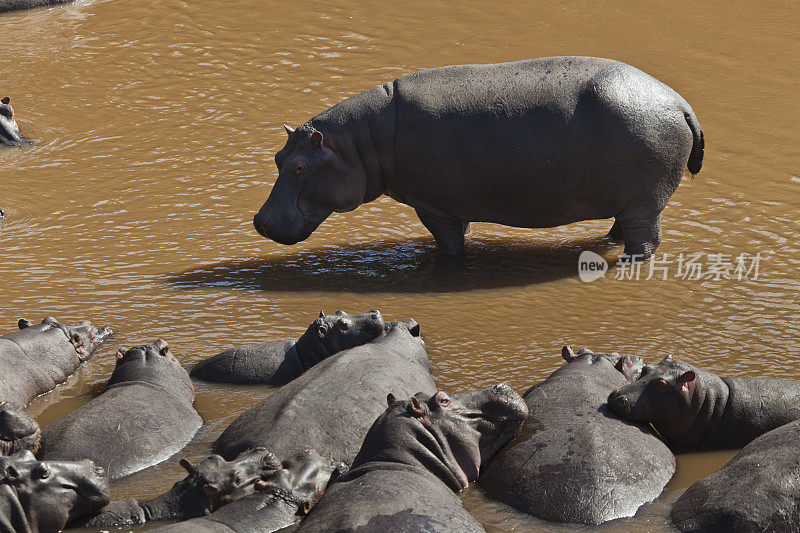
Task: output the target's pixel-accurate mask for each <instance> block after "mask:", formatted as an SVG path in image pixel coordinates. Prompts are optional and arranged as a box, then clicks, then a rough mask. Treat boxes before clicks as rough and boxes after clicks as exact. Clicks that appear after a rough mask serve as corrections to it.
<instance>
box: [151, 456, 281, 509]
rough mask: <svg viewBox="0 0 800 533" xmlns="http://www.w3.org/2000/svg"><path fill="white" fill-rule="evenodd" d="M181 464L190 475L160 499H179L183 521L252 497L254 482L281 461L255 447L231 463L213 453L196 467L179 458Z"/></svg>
mask: <svg viewBox="0 0 800 533" xmlns="http://www.w3.org/2000/svg"><path fill="white" fill-rule="evenodd" d="M180 465H181V466H182V467H183V468H184V469H185V470H186V471H187V472H188V474H189V475H187V476H186V478H184V479H182V480H181V481H178V482H177V483H175V485H173V486H172V489H170V491H169V492H168V493H167V494H166V495H164V496H163V498H167V499H170V500H173V501H174V500H175V499H177V500H179V501H180V503H179V504H178V505H179V507H180V508H181V510H182V512H183V516H184V518H191V517H196V516H202V515H207V514H209V513H212V512H214V511H216V510H217V509H219V508H220V507H222V506H224V505H227V504H229V503H231V502H234V501H236V500H238V499H239V498H241V497H242V496H246V495H248V494H252V493H253V492H254V491H255V483H256V482H257V481H259V480H260V479H262V477H264V476H267V475H269V474H271V473H272V472H274V471H275V470H277V469H278V468H280V467H281V462H280V461H279V460H278V458H277V457H275V455H274V454H272V453H270V452H268V451H267V450H266V448H254V449H252V450H248V451H245V452H242V453H241V454H240V455H239V457H237V458H236V459H234V460H233V461H226V460H225V459H223V458H222V457H221V456H219V455H216V454H212V455H210V456H209V457H207V458H206V459H204V460H203V461H202V462H200V463H198V464H197V465H192V464H191V463H190V462H189V461H188V460H186V459H181V461H180ZM144 506H145V507H147V506H148V504H145V505H144Z"/></svg>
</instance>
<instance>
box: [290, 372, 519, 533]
mask: <svg viewBox="0 0 800 533" xmlns="http://www.w3.org/2000/svg"><path fill="white" fill-rule="evenodd" d="M387 401H388V403H389V408H388V409H387V410H386V411H385V412H384V413H383V414H382V415H381V416H380V418H378V419H377V420H376V421H375V423H374V424H373V425H372V428H370V430H369V433H368V434H367V436H366V438H365V439H364V444H363V446H362V447H361V450H360V451H359V452H358V455H357V456H356V458H355V460H354V461H353V467H352V469H351V470H350V471H349V472H348V473H346V474H343V475H342V476H341V477H339V478H338V479H337V480H336V481H335V482H334V483H332V484H331V485H330V487H328V490H327V491H326V492H325V494H324V495H323V496H322V499H320V501H319V503H318V504H317V505H316V506H315V507H314V509H313V510H312V512H311V514H310V515H309V516H308V517H307V518H306V519H305V520H304V521H303V522H301V523H300V527H299V528H298V531H345V530H346V531H362V530H363V531H409V532H410V531H425V532H428V533H434V532H454V533H466V532H477V531H483V527H481V525H480V524H479V523H478V521H477V520H475V518H473V517H472V515H470V514H469V513H468V512H467V511H466V510H464V508H463V507H462V506H461V501H460V500H459V499H458V497H457V496H456V493H457V492H460V491H461V490H462V489H464V488H466V487H467V485H468V484H469V483H470V482H471V481H475V480H476V479H477V478H478V474H479V472H480V470H481V466H482V465H484V464H485V463H486V462H487V461H489V459H491V458H492V456H493V455H494V454H495V453H496V452H497V451H498V450H499V449H500V448H502V447H503V446H504V445H505V444H506V443H507V442H508V441H510V440H511V439H512V438H513V437H514V435H515V434H516V433H517V431H518V430H519V427H520V424H522V421H523V420H524V419H525V416H526V415H527V414H528V409H527V407H526V406H525V402H524V401H522V398H520V396H519V395H518V394H517V393H516V392H514V391H513V390H512V389H511V388H510V387H508V386H507V385H496V386H494V387H488V388H485V389H482V390H479V391H472V392H463V393H461V394H454V395H453V396H449V395H448V394H446V393H445V392H443V391H438V392H437V393H436V394H434V395H429V394H425V393H418V394H416V395H415V396H413V397H412V398H411V399H410V400H409V401H398V400H396V399H395V397H394V395H392V394H389V396H388V398H387Z"/></svg>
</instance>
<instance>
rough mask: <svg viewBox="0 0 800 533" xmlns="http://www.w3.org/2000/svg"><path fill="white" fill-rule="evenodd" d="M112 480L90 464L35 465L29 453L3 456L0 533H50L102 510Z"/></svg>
mask: <svg viewBox="0 0 800 533" xmlns="http://www.w3.org/2000/svg"><path fill="white" fill-rule="evenodd" d="M108 501H109V490H108V480H106V476H105V472H104V471H103V469H102V468H100V467H97V466H95V464H94V463H92V462H91V461H89V460H83V461H37V460H36V458H35V457H34V456H33V454H32V453H31V452H30V451H28V450H23V451H21V452H19V453H17V454H15V455H13V456H10V457H0V532H2V533H36V532H38V533H49V532H56V531H61V530H62V529H64V527H65V526H66V525H67V524H68V523H70V522H73V521H75V520H77V519H80V518H81V517H83V516H86V515H89V514H92V513H95V512H97V511H98V510H99V509H101V508H102V507H103V506H104V505H106V504H107V503H108Z"/></svg>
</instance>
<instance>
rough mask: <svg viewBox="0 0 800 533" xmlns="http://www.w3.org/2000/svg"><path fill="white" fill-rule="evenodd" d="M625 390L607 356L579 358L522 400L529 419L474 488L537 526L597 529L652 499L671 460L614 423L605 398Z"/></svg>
mask: <svg viewBox="0 0 800 533" xmlns="http://www.w3.org/2000/svg"><path fill="white" fill-rule="evenodd" d="M625 383H626V379H625V378H624V377H623V375H622V374H621V373H620V372H619V371H618V370H617V369H615V368H614V363H613V362H612V360H611V359H609V358H608V357H607V356H600V355H597V354H590V355H583V356H580V357H578V358H577V359H575V360H574V361H572V362H571V363H568V364H566V365H565V366H563V367H562V368H560V369H558V370H557V371H555V372H554V373H553V374H551V375H550V377H548V378H547V379H546V380H545V381H544V382H542V383H540V384H538V385H535V386H533V387H532V388H531V389H529V390H528V392H526V393H525V402H526V403H527V405H528V409H529V413H530V414H529V415H528V418H527V419H526V420H525V422H524V424H523V426H522V430H521V431H520V433H519V434H518V435H517V437H516V438H515V439H514V440H513V441H511V443H509V444H508V445H507V446H506V447H505V448H504V449H503V450H501V451H500V452H499V453H498V454H497V455H496V456H495V458H494V459H493V460H492V462H490V463H489V467H488V469H487V471H486V472H485V474H484V475H483V477H482V478H481V484H482V485H483V487H484V488H485V489H486V491H487V492H488V493H489V495H490V496H492V497H494V498H496V499H498V500H500V501H502V502H505V503H507V504H509V505H511V506H513V507H515V508H517V509H519V510H521V511H524V512H526V513H529V514H531V515H533V516H536V517H538V518H541V519H544V520H549V521H555V522H573V523H583V524H600V523H602V522H605V521H607V520H612V519H614V518H620V517H625V516H632V515H633V514H635V513H636V510H637V509H638V508H639V507H640V506H641V505H642V504H644V503H646V502H648V501H650V500H652V499H654V498H655V497H657V496H658V495H659V494H660V493H661V491H662V489H663V488H664V485H666V483H667V482H668V481H669V480H670V478H671V477H672V474H673V473H674V471H675V458H674V456H673V455H672V453H671V452H670V450H669V449H668V448H667V447H666V445H664V444H663V443H662V442H661V441H660V440H659V439H658V438H657V437H656V436H655V435H654V434H653V433H652V432H651V431H650V430H648V429H647V428H645V427H642V426H638V425H634V424H632V423H629V422H625V421H622V420H620V419H618V418H617V417H616V416H615V415H614V414H613V413H612V412H611V410H610V409H609V408H608V406H607V404H606V399H607V397H608V394H609V393H610V392H611V390H613V389H615V388H618V387H620V386H622V385H624V384H625Z"/></svg>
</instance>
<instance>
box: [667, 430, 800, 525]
mask: <svg viewBox="0 0 800 533" xmlns="http://www.w3.org/2000/svg"><path fill="white" fill-rule="evenodd" d="M798 443H800V421H797V420H796V421H794V422H791V423H789V424H786V425H784V426H781V427H779V428H777V429H773V430H772V431H769V432H767V433H765V434H764V435H762V436H760V437H758V438H757V439H755V440H753V441H752V442H751V443H750V444H748V445H747V446H745V447H744V449H743V450H742V451H740V452H739V453H738V454H736V456H735V457H734V458H733V459H731V460H730V462H729V463H728V464H726V465H725V466H723V467H722V469H720V470H719V471H717V472H715V473H713V474H711V475H710V476H708V477H707V478H705V479H701V480H700V481H698V482H697V483H695V484H694V485H692V486H691V487H689V488H688V489H687V490H686V492H684V493H683V495H682V496H681V497H680V499H678V501H677V502H675V505H674V506H673V507H672V513H671V515H670V516H671V517H672V521H673V522H674V523H675V525H676V526H678V529H680V530H681V531H690V532H697V533H700V532H709V533H728V532H729V531H736V532H737V533H759V532H762V531H800V446H798Z"/></svg>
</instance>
